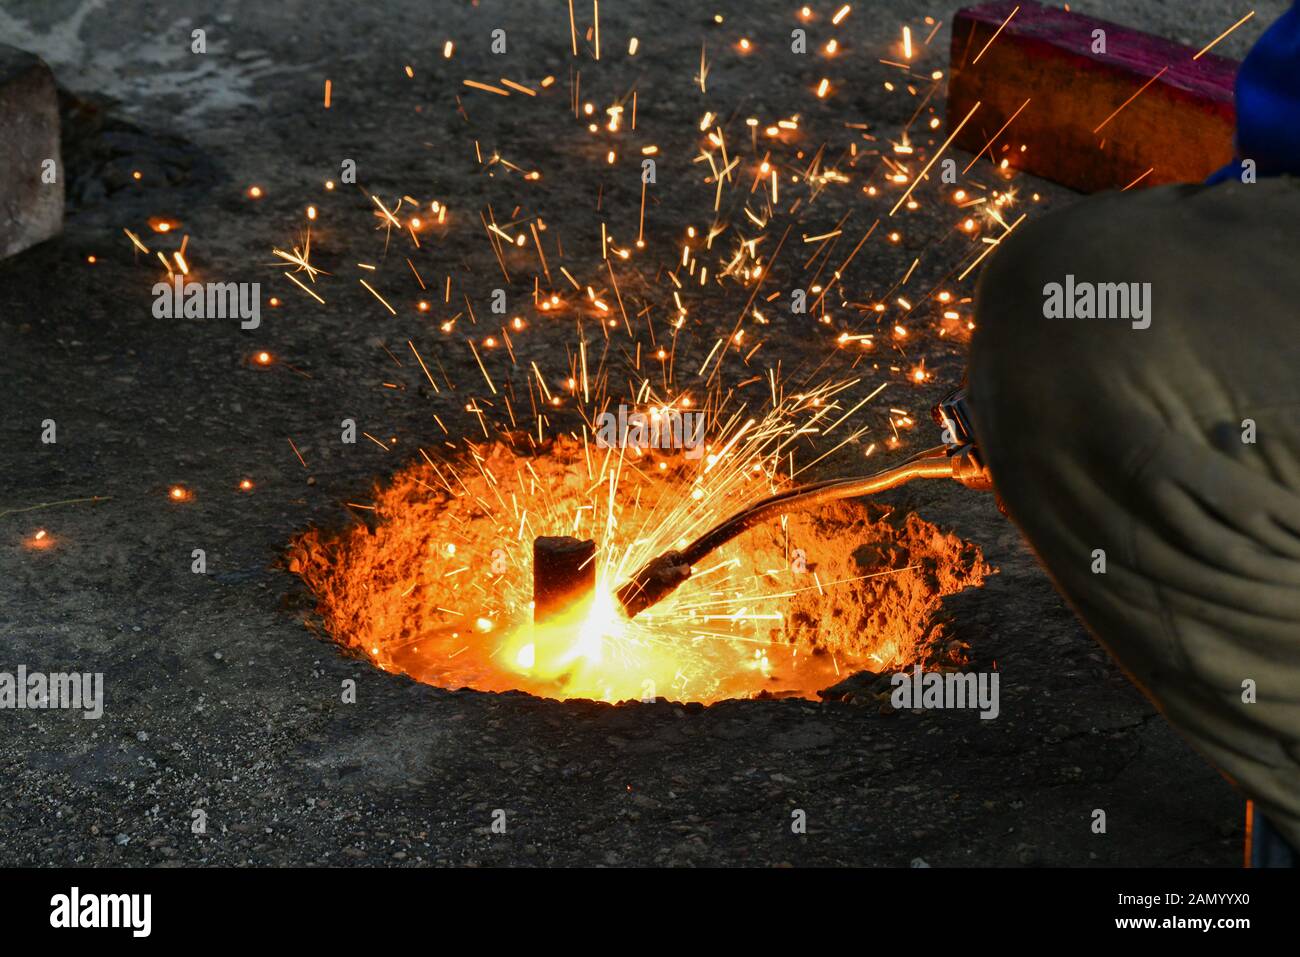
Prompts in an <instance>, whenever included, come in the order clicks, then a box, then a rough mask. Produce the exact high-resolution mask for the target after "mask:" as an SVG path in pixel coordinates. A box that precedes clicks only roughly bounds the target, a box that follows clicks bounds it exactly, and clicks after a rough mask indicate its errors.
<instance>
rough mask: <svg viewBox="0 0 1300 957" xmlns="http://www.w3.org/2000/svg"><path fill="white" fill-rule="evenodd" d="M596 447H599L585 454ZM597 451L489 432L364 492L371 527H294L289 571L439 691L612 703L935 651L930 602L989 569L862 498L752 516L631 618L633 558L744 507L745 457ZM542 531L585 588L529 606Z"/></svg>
mask: <svg viewBox="0 0 1300 957" xmlns="http://www.w3.org/2000/svg"><path fill="white" fill-rule="evenodd" d="M598 451H599V454H598ZM707 468H708V465H707V462H706V463H693V462H689V461H686V460H683V459H681V458H680V457H679V458H675V459H674V458H655V457H654V456H653V455H650V454H641V455H638V456H636V457H635V458H634V459H633V458H631V457H630V455H629V454H628V453H626V452H625V451H619V450H595V449H592V448H590V447H588V446H584V445H583V444H581V443H578V442H575V441H573V440H571V439H567V438H561V439H558V440H557V441H555V442H554V443H553V444H551V445H550V446H549V448H547V449H545V450H543V451H540V452H538V453H536V454H524V453H520V452H516V451H514V450H513V449H512V448H510V447H509V446H507V445H506V444H503V443H496V444H491V445H484V446H482V447H480V448H478V449H477V451H476V454H474V455H473V456H471V457H470V459H469V460H468V461H462V462H460V463H458V464H450V463H434V462H432V461H425V462H420V463H417V464H415V465H412V466H410V467H408V468H407V469H405V470H403V471H401V472H399V473H398V474H397V475H396V476H395V477H394V479H393V481H392V482H391V484H390V485H389V486H388V487H386V488H383V489H379V490H377V492H376V500H375V512H374V513H373V514H374V517H375V521H376V524H375V526H374V529H373V531H372V530H371V529H370V528H369V527H367V526H361V525H358V526H357V527H354V528H352V529H349V530H346V531H343V532H340V533H337V534H330V533H326V532H322V531H319V530H312V531H308V532H306V533H305V534H303V535H301V536H300V537H299V538H298V539H297V540H296V541H295V542H294V543H293V545H292V548H291V551H290V556H289V567H290V569H291V570H292V571H294V572H295V573H297V574H298V575H299V576H301V578H302V579H303V581H304V582H305V583H306V584H307V586H308V587H309V588H310V589H311V591H312V592H313V593H314V595H315V596H316V598H317V613H318V616H319V617H318V618H315V619H313V621H312V622H311V623H312V624H313V625H316V626H318V627H321V628H323V630H324V631H325V633H326V634H328V635H329V636H330V637H331V638H332V639H333V640H335V641H337V642H338V643H339V644H340V645H343V646H344V647H345V648H347V649H349V650H351V651H353V652H355V653H358V654H362V655H364V656H365V657H367V658H368V659H370V660H371V661H372V662H373V663H374V664H375V665H377V666H378V667H380V668H383V669H385V670H387V671H392V672H397V673H404V674H408V675H410V676H412V677H413V678H415V679H417V680H419V681H423V682H426V683H429V684H433V685H437V686H440V687H445V688H461V687H469V688H475V689H479V690H482V691H506V690H521V691H527V692H531V693H533V694H537V695H542V696H546V697H553V698H593V699H598V700H606V701H620V700H626V699H632V698H637V699H643V700H644V699H647V698H653V697H659V696H662V697H667V698H670V699H673V700H682V701H703V702H712V701H717V700H720V699H723V698H731V697H753V696H756V695H762V694H768V695H776V696H792V695H793V696H804V697H814V696H815V694H816V692H817V690H818V689H821V688H825V687H827V686H829V685H832V684H834V683H835V682H836V681H838V680H839V679H840V678H842V677H847V676H848V675H849V674H851V673H853V672H855V671H861V670H864V669H865V670H871V671H876V672H880V671H885V670H890V669H894V668H901V667H904V666H907V665H910V664H911V663H913V662H916V661H925V660H931V659H932V658H933V657H934V652H935V649H934V648H933V647H931V644H932V642H933V633H932V630H931V629H929V628H928V623H929V622H930V621H931V618H932V615H933V613H934V612H935V611H937V610H938V608H939V603H940V599H941V598H942V597H943V596H944V595H948V594H952V593H954V592H957V591H960V590H962V589H963V588H966V587H971V586H978V585H980V584H981V583H982V582H983V579H984V577H985V576H986V575H987V574H989V573H990V572H991V569H990V568H989V567H988V565H987V564H986V563H985V561H984V559H983V556H982V555H981V553H980V551H979V549H978V547H976V546H975V545H972V544H969V543H966V542H963V541H962V540H960V539H959V538H957V537H956V536H954V535H952V534H949V533H945V532H943V531H941V530H939V529H938V528H936V527H935V526H933V525H931V524H930V523H928V522H926V521H924V520H922V519H921V518H919V517H917V516H916V515H906V516H904V515H901V514H897V513H891V512H890V511H889V510H888V509H884V508H882V507H879V506H869V505H867V504H865V503H860V502H857V501H850V502H841V503H833V504H831V505H829V506H827V507H825V508H822V509H820V510H818V511H817V512H815V513H806V514H791V515H788V516H784V517H783V518H782V519H780V520H773V521H771V522H769V523H767V524H765V525H760V526H758V527H756V528H754V529H752V530H750V531H748V532H746V533H745V534H744V535H743V536H742V537H741V538H739V539H737V540H735V541H733V542H731V543H729V544H728V545H726V546H725V547H724V548H722V549H720V550H719V551H718V552H717V553H716V554H715V555H713V556H711V560H710V563H709V565H708V567H703V568H696V569H695V573H694V576H693V577H692V579H691V580H690V582H689V583H687V584H686V585H685V586H683V587H682V588H681V589H680V590H679V591H677V592H675V593H674V594H673V595H672V596H670V597H669V598H667V599H666V600H664V601H663V602H662V603H660V604H658V605H656V606H655V607H654V608H652V609H650V610H649V611H647V612H645V613H644V614H642V615H640V616H638V617H637V618H636V619H635V620H632V621H629V620H628V619H627V618H626V616H625V615H624V614H623V613H622V611H621V610H620V608H619V606H618V603H617V601H616V599H615V596H614V591H615V589H616V588H617V587H618V585H619V584H620V583H621V582H622V581H623V580H624V579H625V578H626V577H627V575H628V574H629V573H631V572H632V571H633V570H634V569H636V568H637V567H639V566H640V565H642V564H643V563H644V562H645V561H647V560H648V559H649V558H651V557H653V556H654V555H656V554H659V553H660V552H662V551H663V550H665V549H666V548H671V547H676V546H679V545H680V543H681V542H683V541H684V540H686V539H688V538H689V537H690V536H691V535H693V534H697V533H698V532H699V531H701V530H703V529H704V528H707V527H709V525H710V524H712V523H714V522H716V521H717V520H718V519H719V518H721V517H725V515H726V514H727V513H729V512H731V511H734V509H735V508H736V507H737V506H739V505H743V504H745V503H746V502H747V501H752V500H755V499H757V498H760V497H762V496H764V495H766V494H769V493H770V492H771V490H772V488H773V484H772V483H773V480H772V479H771V478H770V477H769V476H767V475H764V474H761V473H759V472H757V471H756V470H735V471H733V473H732V474H729V475H728V474H722V475H716V474H715V475H713V476H711V477H707V478H706V477H704V474H703V473H704V472H705V471H706V470H707ZM538 536H566V537H569V538H570V539H593V540H595V541H596V542H597V543H598V549H597V551H596V553H595V555H594V558H593V559H592V561H593V562H594V577H595V589H594V592H593V593H591V595H590V597H589V598H587V599H585V600H582V601H576V602H573V603H572V606H571V607H561V608H559V609H556V610H552V612H551V613H550V614H548V615H545V616H538V618H539V620H538V621H537V622H534V620H533V618H534V616H533V608H532V599H533V567H532V563H533V554H534V552H533V549H534V540H535V539H536V538H537V537H538Z"/></svg>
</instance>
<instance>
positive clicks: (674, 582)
mask: <svg viewBox="0 0 1300 957" xmlns="http://www.w3.org/2000/svg"><path fill="white" fill-rule="evenodd" d="M690 577H691V566H690V563H689V562H687V561H685V560H684V559H683V558H682V553H681V552H679V551H667V552H664V553H663V554H662V555H660V556H658V557H657V558H652V559H651V560H650V561H648V562H646V563H645V564H644V565H642V566H641V569H640V570H639V571H638V572H637V573H636V574H635V575H633V576H632V577H631V578H630V579H629V580H628V581H627V583H626V584H625V585H624V586H623V587H622V588H620V589H619V590H618V592H617V596H618V602H619V604H620V605H622V606H623V611H624V612H626V614H627V617H628V618H635V617H636V616H637V615H639V614H641V612H643V611H645V610H646V609H647V608H649V607H650V606H651V605H655V604H658V603H659V602H661V601H663V600H664V599H665V598H667V597H668V595H669V594H671V593H672V591H673V590H674V589H675V588H676V587H677V586H678V585H680V584H681V583H682V582H684V581H686V579H688V578H690Z"/></svg>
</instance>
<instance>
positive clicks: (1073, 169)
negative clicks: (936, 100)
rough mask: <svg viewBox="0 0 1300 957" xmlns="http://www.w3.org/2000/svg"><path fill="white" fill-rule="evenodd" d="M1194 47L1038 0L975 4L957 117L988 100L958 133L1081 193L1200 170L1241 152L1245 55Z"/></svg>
mask: <svg viewBox="0 0 1300 957" xmlns="http://www.w3.org/2000/svg"><path fill="white" fill-rule="evenodd" d="M1017 7H1019V10H1016V8H1017ZM1012 11H1015V14H1014V16H1013V15H1012ZM1008 18H1009V19H1008ZM1099 30H1100V31H1103V34H1102V36H1104V42H1105V51H1104V52H1100V48H1099V44H1098V36H1099V35H1098V34H1097V33H1096V31H1099ZM990 41H991V42H990ZM1196 52H1197V51H1196V50H1193V49H1191V48H1189V47H1186V46H1183V45H1182V44H1180V43H1174V42H1173V41H1171V40H1165V39H1162V38H1160V37H1155V36H1152V35H1150V34H1147V33H1141V32H1139V31H1137V30H1130V29H1128V28H1127V27H1123V26H1120V25H1119V24H1116V23H1109V22H1107V21H1105V20H1096V19H1093V18H1091V17H1085V16H1082V15H1080V14H1077V13H1068V12H1066V11H1065V10H1062V9H1058V8H1055V7H1045V6H1042V5H1041V4H1038V3H1032V2H1021V3H1016V2H1014V0H1007V2H1001V0H999V2H996V3H987V4H983V5H981V6H977V7H967V8H965V9H963V10H960V11H958V13H957V17H956V19H955V20H954V21H953V28H952V68H951V72H950V85H949V91H948V122H949V125H950V126H951V127H955V126H956V125H957V124H958V123H960V122H961V121H962V119H963V118H964V117H965V116H966V115H967V114H968V113H970V111H971V109H972V108H973V107H974V106H975V104H976V103H977V102H978V103H979V104H980V107H979V109H978V110H976V111H975V113H974V115H973V116H971V118H970V120H969V121H968V122H967V123H966V125H965V126H964V127H963V128H962V130H961V132H960V133H959V134H958V136H957V138H956V140H955V141H954V143H955V145H957V146H958V147H960V148H962V149H965V150H968V151H969V152H972V153H976V152H980V151H983V153H984V157H983V159H985V160H987V159H989V158H992V159H993V160H994V161H995V162H998V163H1001V162H1002V160H1004V159H1005V160H1006V161H1007V162H1008V163H1009V164H1010V165H1011V166H1013V167H1015V168H1017V169H1023V170H1027V171H1028V172H1031V173H1034V174H1035V175H1038V176H1042V177H1044V178H1046V179H1051V180H1055V181H1056V182H1058V183H1063V184H1064V185H1066V186H1070V187H1073V188H1074V189H1078V190H1082V191H1083V192H1094V191H1097V190H1104V189H1122V188H1124V187H1125V186H1128V185H1130V184H1134V183H1136V184H1138V185H1140V186H1143V187H1145V186H1155V185H1158V184H1160V183H1176V182H1196V181H1199V180H1203V179H1205V177H1207V176H1209V175H1210V174H1211V173H1213V172H1214V171H1215V170H1216V169H1218V168H1219V167H1221V166H1223V165H1224V164H1225V163H1227V162H1229V161H1230V160H1231V159H1232V156H1233V142H1232V137H1233V130H1234V126H1235V118H1236V113H1235V110H1234V108H1233V100H1232V86H1233V79H1234V77H1235V76H1236V73H1237V67H1238V63H1237V61H1235V60H1229V59H1227V58H1225V57H1220V56H1216V55H1214V54H1213V53H1206V54H1205V55H1203V56H1202V57H1201V58H1200V59H1193V57H1194V56H1195V55H1196ZM1026 101H1028V105H1026ZM1017 111H1018V112H1017ZM1013 117H1014V119H1013ZM1004 127H1005V128H1004ZM1022 146H1023V147H1024V149H1023V150H1022V148H1021V147H1022ZM977 168H978V167H977Z"/></svg>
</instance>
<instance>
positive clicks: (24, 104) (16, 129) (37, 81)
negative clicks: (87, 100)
mask: <svg viewBox="0 0 1300 957" xmlns="http://www.w3.org/2000/svg"><path fill="white" fill-rule="evenodd" d="M47 160H53V163H54V165H53V167H50V166H49V164H48V163H47ZM51 175H52V176H53V177H54V182H46V181H45V180H48V179H49V178H50V177H51ZM63 191H64V183H63V161H62V159H61V158H60V156H59V97H58V91H57V89H56V87H55V84H54V75H53V74H52V73H50V68H49V67H47V66H46V65H45V63H44V62H43V61H42V60H41V58H40V57H37V56H33V55H32V54H30V53H25V52H23V51H22V50H16V49H14V48H13V47H8V46H4V45H3V44H0V259H2V258H4V257H6V256H12V255H13V254H14V253H17V252H21V251H22V250H24V249H26V248H27V247H29V246H34V245H36V244H37V243H39V242H44V241H45V240H47V239H49V238H50V237H52V236H57V235H58V233H59V231H60V230H61V229H62V228H63Z"/></svg>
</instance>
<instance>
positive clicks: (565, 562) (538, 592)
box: [533, 535, 596, 624]
mask: <svg viewBox="0 0 1300 957" xmlns="http://www.w3.org/2000/svg"><path fill="white" fill-rule="evenodd" d="M595 592H596V543H595V542H594V541H592V540H591V539H585V540H584V539H580V538H572V537H571V536H568V535H542V536H539V537H538V538H535V539H534V540H533V623H534V624H542V623H543V622H545V621H547V620H548V619H551V618H555V617H556V616H557V615H560V614H563V613H564V612H566V611H568V610H570V609H572V608H574V607H575V606H576V605H578V604H580V603H582V602H585V601H590V600H591V597H592V596H593V595H594V594H595Z"/></svg>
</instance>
